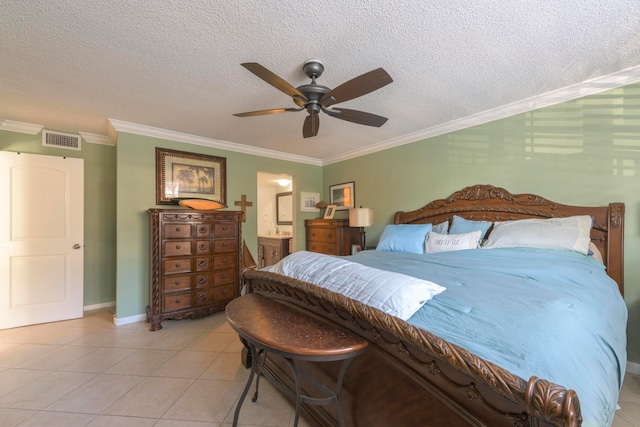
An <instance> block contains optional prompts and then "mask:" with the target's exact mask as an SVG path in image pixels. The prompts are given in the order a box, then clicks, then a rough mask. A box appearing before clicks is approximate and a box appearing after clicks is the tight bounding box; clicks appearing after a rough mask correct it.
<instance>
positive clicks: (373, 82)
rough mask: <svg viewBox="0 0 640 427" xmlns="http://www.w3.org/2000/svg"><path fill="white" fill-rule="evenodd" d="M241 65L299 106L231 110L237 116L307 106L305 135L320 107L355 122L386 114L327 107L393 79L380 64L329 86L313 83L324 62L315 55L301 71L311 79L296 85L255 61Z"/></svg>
mask: <svg viewBox="0 0 640 427" xmlns="http://www.w3.org/2000/svg"><path fill="white" fill-rule="evenodd" d="M241 65H242V66H243V67H244V68H246V69H247V70H249V71H251V72H252V73H253V74H255V75H256V76H258V77H260V78H261V79H262V80H264V81H265V82H267V83H269V84H270V85H272V86H273V87H275V88H276V89H279V90H281V91H282V92H284V93H286V94H287V95H289V96H290V97H292V98H293V102H294V103H295V104H296V105H297V106H298V108H293V107H292V108H274V109H271V110H259V111H249V112H246V113H237V114H234V116H236V117H251V116H262V115H266V114H279V113H286V112H292V111H302V110H307V112H308V113H309V115H308V116H307V117H306V119H305V120H304V125H303V127H302V135H303V136H304V137H305V138H309V137H312V136H316V135H317V134H318V129H319V128H320V117H319V113H320V111H323V112H324V113H326V114H328V115H330V116H331V117H335V118H337V119H341V120H347V121H349V122H353V123H358V124H361V125H367V126H375V127H380V126H382V125H383V124H384V123H385V122H386V121H387V118H386V117H382V116H377V115H375V114H371V113H366V112H364V111H358V110H350V109H348V108H329V107H331V106H333V105H334V104H337V103H339V102H345V101H349V100H351V99H354V98H357V97H359V96H362V95H366V94H368V93H370V92H373V91H374V90H378V89H380V88H381V87H383V86H386V85H388V84H389V83H391V82H392V81H393V80H392V79H391V76H389V74H388V73H387V72H386V71H385V70H383V69H382V68H376V69H375V70H372V71H369V72H368V73H364V74H362V75H360V76H358V77H355V78H353V79H351V80H349V81H347V82H345V83H343V84H341V85H340V86H338V87H336V88H334V89H330V88H328V87H326V86H322V85H319V84H318V83H316V79H317V78H318V77H320V76H321V75H322V72H323V71H324V66H323V65H322V62H320V60H318V59H309V60H308V61H306V62H305V63H304V65H303V67H302V70H303V71H304V73H305V74H306V75H307V76H309V78H310V79H311V83H309V84H306V85H302V86H299V87H297V88H295V87H293V86H291V85H290V84H289V83H287V82H286V81H285V80H283V79H282V78H280V77H278V76H277V75H275V74H274V73H272V72H271V71H269V70H267V69H266V68H265V67H263V66H262V65H260V64H258V63H257V62H245V63H243V64H241Z"/></svg>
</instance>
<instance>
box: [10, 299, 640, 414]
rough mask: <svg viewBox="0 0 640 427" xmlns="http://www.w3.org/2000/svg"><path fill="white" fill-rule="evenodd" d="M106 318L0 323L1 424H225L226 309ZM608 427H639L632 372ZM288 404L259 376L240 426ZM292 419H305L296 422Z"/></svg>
mask: <svg viewBox="0 0 640 427" xmlns="http://www.w3.org/2000/svg"><path fill="white" fill-rule="evenodd" d="M148 326H149V325H148V324H146V323H143V322H141V323H135V324H131V325H125V326H118V327H116V326H114V325H113V322H112V314H111V313H110V312H108V311H97V312H92V313H88V314H87V315H86V316H85V317H84V318H83V319H77V320H69V321H64V322H56V323H48V324H44V325H36V326H29V327H24V328H16V329H9V330H4V331H0V425H1V426H3V427H11V426H21V427H26V426H47V427H55V426H63V427H75V426H91V427H98V426H105V427H106V426H117V427H128V426H136V427H137V426H156V427H177V426H180V427H198V426H216V427H222V426H224V427H229V426H231V422H232V420H233V412H234V410H235V405H236V402H237V400H238V397H239V395H240V393H241V391H242V388H243V387H244V385H245V383H246V380H247V378H248V370H246V369H244V368H243V367H242V366H241V365H240V349H241V347H242V346H241V344H240V342H239V340H238V337H237V335H236V334H235V333H234V332H233V330H232V329H231V328H230V327H229V325H228V324H227V322H226V319H225V316H224V313H218V314H215V315H212V316H209V317H207V318H204V319H198V320H183V321H168V322H163V326H164V328H163V329H162V330H160V331H156V332H149V331H148ZM620 406H621V408H622V409H620V410H619V411H618V413H617V414H616V418H615V421H614V423H613V426H614V427H630V426H638V427H640V376H636V375H631V374H627V376H626V378H625V383H624V386H623V389H622V393H621V395H620ZM293 417H294V413H293V409H292V407H291V405H289V403H288V402H287V401H286V400H285V399H284V398H283V397H282V396H281V395H280V394H278V393H277V392H276V391H275V389H274V388H273V387H272V386H271V385H270V384H269V383H268V382H267V381H262V382H261V385H260V398H259V399H258V402H256V403H252V402H251V401H250V399H249V398H247V400H246V401H245V404H244V405H243V407H242V411H241V413H240V423H239V424H240V425H241V426H244V427H249V426H273V427H288V426H292V425H293ZM299 425H300V426H307V424H306V423H305V422H304V420H301V422H300V423H299Z"/></svg>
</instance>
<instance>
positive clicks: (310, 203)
mask: <svg viewBox="0 0 640 427" xmlns="http://www.w3.org/2000/svg"><path fill="white" fill-rule="evenodd" d="M319 201H320V193H305V192H304V191H301V192H300V212H318V211H320V209H318V208H317V207H316V204H317V203H318V202H319Z"/></svg>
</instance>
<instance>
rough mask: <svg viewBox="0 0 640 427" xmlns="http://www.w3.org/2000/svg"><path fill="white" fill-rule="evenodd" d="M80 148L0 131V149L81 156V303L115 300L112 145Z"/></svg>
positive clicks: (113, 151) (113, 155) (34, 136)
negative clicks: (52, 145)
mask: <svg viewBox="0 0 640 427" xmlns="http://www.w3.org/2000/svg"><path fill="white" fill-rule="evenodd" d="M81 148H82V150H81V151H74V150H64V149H60V148H51V147H43V146H42V135H41V134H38V135H25V134H22V133H16V132H8V131H0V150H2V151H19V152H23V153H32V154H44V155H48V156H58V157H62V156H66V157H74V158H81V159H84V243H85V248H84V305H85V306H88V305H94V304H101V303H108V302H113V301H115V300H116V269H115V266H116V249H115V241H116V240H115V235H116V221H115V213H116V207H115V203H114V201H115V199H116V194H115V192H116V179H115V170H116V163H115V162H116V148H115V147H112V146H106V145H98V144H89V143H86V142H84V141H83V143H82V145H81Z"/></svg>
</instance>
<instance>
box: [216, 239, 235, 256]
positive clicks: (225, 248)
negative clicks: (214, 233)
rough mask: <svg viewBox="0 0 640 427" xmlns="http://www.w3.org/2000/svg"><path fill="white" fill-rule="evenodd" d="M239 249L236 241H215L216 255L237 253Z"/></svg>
mask: <svg viewBox="0 0 640 427" xmlns="http://www.w3.org/2000/svg"><path fill="white" fill-rule="evenodd" d="M237 248H238V244H237V242H236V239H216V240H214V241H213V252H214V253H218V254H219V253H224V252H236V249H237Z"/></svg>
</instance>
